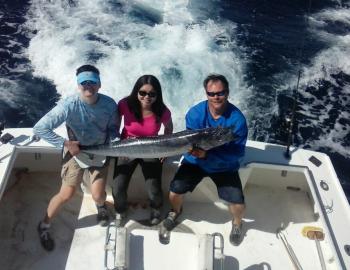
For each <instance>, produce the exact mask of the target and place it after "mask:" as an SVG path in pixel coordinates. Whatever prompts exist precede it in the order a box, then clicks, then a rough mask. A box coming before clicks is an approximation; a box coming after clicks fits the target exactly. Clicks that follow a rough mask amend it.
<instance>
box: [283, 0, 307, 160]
mask: <svg viewBox="0 0 350 270" xmlns="http://www.w3.org/2000/svg"><path fill="white" fill-rule="evenodd" d="M311 4H312V0H309V6H308V9H307V13H306V19H307V20H308V17H309V16H310V11H311ZM301 42H302V43H301V47H300V50H299V55H298V57H297V58H299V67H298V79H297V85H296V87H295V90H294V91H293V106H292V112H291V116H290V117H288V116H287V117H286V119H285V121H286V124H287V136H288V137H287V146H286V151H285V152H284V156H285V157H286V158H287V159H290V158H291V155H290V146H291V144H292V137H293V135H294V132H293V130H294V125H295V119H296V116H295V114H296V107H297V101H298V92H299V83H300V78H301V60H302V59H303V52H304V49H305V37H304V38H302V39H301Z"/></svg>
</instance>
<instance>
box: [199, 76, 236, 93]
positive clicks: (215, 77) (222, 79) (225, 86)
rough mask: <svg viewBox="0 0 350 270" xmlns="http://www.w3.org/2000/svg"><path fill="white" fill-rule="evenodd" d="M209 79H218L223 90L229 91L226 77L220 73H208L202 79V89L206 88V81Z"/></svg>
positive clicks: (215, 80) (214, 80)
mask: <svg viewBox="0 0 350 270" xmlns="http://www.w3.org/2000/svg"><path fill="white" fill-rule="evenodd" d="M209 81H213V82H217V81H220V82H222V84H223V85H224V90H226V91H227V92H229V91H230V88H229V84H228V81H227V79H226V78H225V76H224V75H220V74H209V75H208V76H207V77H206V78H205V80H204V81H203V86H204V89H205V90H207V85H208V82H209Z"/></svg>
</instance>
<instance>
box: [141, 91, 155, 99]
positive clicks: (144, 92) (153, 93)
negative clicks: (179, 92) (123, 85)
mask: <svg viewBox="0 0 350 270" xmlns="http://www.w3.org/2000/svg"><path fill="white" fill-rule="evenodd" d="M139 95H140V96H141V97H145V96H149V97H150V98H154V97H156V96H157V93H156V92H153V91H152V92H146V91H142V90H140V91H139Z"/></svg>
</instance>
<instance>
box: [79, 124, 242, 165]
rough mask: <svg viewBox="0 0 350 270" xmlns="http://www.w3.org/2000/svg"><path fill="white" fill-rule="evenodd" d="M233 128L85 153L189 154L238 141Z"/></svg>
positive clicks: (124, 142)
mask: <svg viewBox="0 0 350 270" xmlns="http://www.w3.org/2000/svg"><path fill="white" fill-rule="evenodd" d="M234 138H235V137H234V135H233V133H232V129H231V128H222V127H217V128H205V129H198V130H185V131H181V132H177V133H173V134H170V135H160V136H156V137H144V138H133V139H125V140H120V141H114V142H111V143H109V144H102V145H95V146H81V147H80V149H81V151H83V152H85V153H88V154H94V155H100V156H110V157H130V158H160V157H170V156H176V155H180V154H183V153H186V152H188V151H189V150H191V149H192V148H193V147H198V148H201V149H203V150H209V149H211V148H214V147H217V146H220V145H223V144H225V143H227V142H230V141H232V140H234Z"/></svg>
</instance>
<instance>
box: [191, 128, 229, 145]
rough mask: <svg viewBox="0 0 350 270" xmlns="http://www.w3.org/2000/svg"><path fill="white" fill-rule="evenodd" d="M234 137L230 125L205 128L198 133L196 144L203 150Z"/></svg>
mask: <svg viewBox="0 0 350 270" xmlns="http://www.w3.org/2000/svg"><path fill="white" fill-rule="evenodd" d="M234 139H235V136H234V134H233V132H232V128H231V127H216V128H207V129H205V130H203V132H201V133H200V134H199V136H198V143H197V146H198V147H200V148H202V149H204V150H209V149H211V148H214V147H217V146H220V145H223V144H225V143H228V142H230V141H233V140H234Z"/></svg>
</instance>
